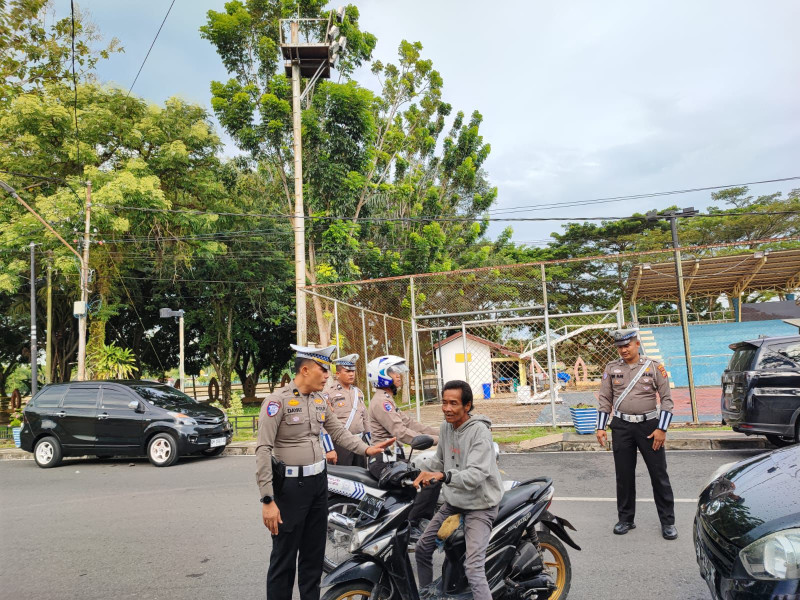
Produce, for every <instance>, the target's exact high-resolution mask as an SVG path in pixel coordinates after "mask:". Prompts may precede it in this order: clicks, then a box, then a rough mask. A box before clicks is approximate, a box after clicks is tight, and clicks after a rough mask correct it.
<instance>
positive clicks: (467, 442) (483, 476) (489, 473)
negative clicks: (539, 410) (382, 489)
mask: <svg viewBox="0 0 800 600" xmlns="http://www.w3.org/2000/svg"><path fill="white" fill-rule="evenodd" d="M472 408H473V403H472V388H471V387H470V386H469V384H468V383H467V382H465V381H458V380H455V381H448V382H447V383H446V384H445V386H444V389H443V390H442V412H443V413H444V419H445V420H444V422H443V423H442V424H441V426H440V427H439V445H438V446H437V447H436V454H435V455H434V456H433V457H432V458H429V459H427V460H423V461H420V462H421V466H422V468H423V469H425V470H424V471H422V472H421V473H420V474H419V476H418V477H417V478H416V480H415V481H414V485H423V486H426V485H430V484H431V483H432V482H434V481H441V482H443V483H444V485H443V486H442V496H443V497H444V504H443V505H442V507H441V508H440V509H439V512H437V513H436V514H435V515H434V517H433V519H431V521H430V523H429V524H428V526H427V527H426V528H425V532H424V533H423V534H422V536H421V537H420V538H419V542H417V547H416V557H417V574H418V576H419V587H420V589H421V588H423V587H425V586H427V585H430V583H431V582H432V581H433V551H434V550H435V549H436V536H437V533H438V532H439V528H440V527H441V526H442V523H443V522H444V520H445V519H446V518H447V517H449V516H451V515H455V514H461V515H463V517H464V534H465V537H466V543H467V555H466V557H465V563H464V571H465V572H466V574H467V580H468V581H469V586H470V588H471V589H472V595H473V597H474V599H475V600H492V594H491V592H490V591H489V583H488V582H487V581H486V570H485V567H484V564H485V562H486V548H487V546H488V545H489V535H490V534H491V531H492V523H493V522H494V519H495V517H496V516H497V507H498V505H499V504H500V498H502V496H503V482H502V479H501V478H500V469H499V468H498V467H497V462H496V460H495V454H494V446H493V444H492V432H491V429H490V427H491V425H492V423H491V421H490V420H489V419H487V418H486V417H484V416H481V415H472V414H470V413H471V411H472Z"/></svg>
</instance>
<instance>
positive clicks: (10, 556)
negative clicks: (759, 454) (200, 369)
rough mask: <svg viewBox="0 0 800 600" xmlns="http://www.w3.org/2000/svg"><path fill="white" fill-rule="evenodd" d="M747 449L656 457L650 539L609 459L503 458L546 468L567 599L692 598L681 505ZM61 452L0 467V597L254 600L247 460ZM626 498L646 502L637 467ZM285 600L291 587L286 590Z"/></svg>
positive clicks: (261, 542)
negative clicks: (47, 464)
mask: <svg viewBox="0 0 800 600" xmlns="http://www.w3.org/2000/svg"><path fill="white" fill-rule="evenodd" d="M752 454H753V452H752V451H744V450H743V451H704V452H689V451H687V452H680V451H672V452H670V453H669V459H668V462H669V470H670V476H671V479H672V484H673V488H674V491H675V497H676V498H677V499H678V500H687V501H686V502H680V501H679V502H677V503H676V515H677V520H678V530H679V532H680V537H679V539H678V540H676V541H673V542H668V541H666V540H664V539H662V538H661V535H660V530H659V527H658V518H657V515H656V510H655V505H654V504H653V502H652V501H650V502H647V501H642V502H639V503H638V506H637V509H638V510H637V518H636V522H637V525H638V527H637V529H635V530H634V531H632V532H630V533H629V534H628V535H625V536H615V535H613V534H612V533H611V528H612V526H613V525H614V523H615V521H616V506H615V504H614V502H613V500H611V498H612V497H613V495H614V476H613V463H612V456H611V453H591V452H586V453H584V452H563V453H562V452H559V453H534V454H521V455H504V456H503V457H502V458H501V467H502V469H503V471H504V472H505V477H506V478H508V479H518V480H519V479H524V478H526V477H532V476H537V475H549V476H551V477H552V478H553V480H554V482H555V490H556V491H555V499H554V501H553V505H552V506H551V510H552V511H553V512H554V513H555V514H558V515H560V516H562V517H565V518H567V519H569V520H570V521H571V522H572V523H573V524H574V525H575V527H576V528H577V529H578V531H577V533H575V534H574V537H575V539H576V541H577V542H578V544H579V545H581V546H582V548H583V551H582V552H577V551H573V550H570V556H571V559H572V564H573V569H574V575H573V582H572V591H571V593H570V596H569V597H570V598H573V599H581V598H593V599H597V600H602V599H605V598H608V599H612V598H613V599H614V600H623V599H626V598H630V599H636V600H641V599H643V598H650V597H652V598H658V599H659V600H666V599H672V598H674V599H682V600H689V599H700V598H703V599H706V598H709V597H710V596H709V593H708V591H707V589H706V587H705V583H704V582H703V580H702V579H700V576H699V574H698V570H697V565H696V563H695V559H694V550H693V547H692V541H691V527H692V517H693V514H694V510H695V504H694V499H695V498H696V497H697V494H698V492H699V490H700V488H701V487H702V485H703V483H704V481H705V479H706V478H707V477H708V476H709V475H710V474H711V473H712V472H713V471H714V470H715V469H716V467H717V466H719V465H721V464H723V463H726V462H731V461H736V460H740V459H742V458H745V457H747V456H750V455H752ZM129 464H131V461H130V460H121V459H120V460H116V459H113V460H103V461H101V460H68V461H65V463H64V464H63V465H62V466H61V467H58V468H56V469H50V470H44V469H39V468H37V467H36V465H35V464H34V463H33V462H32V461H2V462H0V482H2V483H1V484H0V531H2V538H3V543H2V544H0V590H2V594H3V596H4V597H6V598H18V597H26V598H37V599H50V598H52V599H58V600H62V599H71V598H82V599H95V598H96V599H103V600H106V599H108V598H114V599H115V600H123V599H128V598H137V599H155V598H159V599H183V598H186V599H192V600H219V599H226V598H237V599H238V598H264V596H265V592H264V578H265V574H266V568H267V556H268V551H269V536H268V535H267V533H266V530H265V528H264V526H263V525H262V524H261V522H260V513H261V511H260V507H259V505H258V501H257V495H258V494H257V490H256V486H255V475H254V470H255V468H254V458H253V457H252V456H241V457H240V456H228V457H219V458H215V459H198V458H193V459H182V460H181V461H179V462H178V463H177V464H176V465H175V466H173V467H170V468H167V469H157V468H154V467H151V466H150V465H149V463H147V461H145V460H140V459H137V460H134V461H133V465H134V466H129ZM637 484H638V489H639V494H640V498H641V499H642V500H644V499H646V498H652V491H651V490H650V483H649V478H648V476H647V472H646V470H645V469H644V466H643V465H642V464H641V461H640V465H639V472H638V476H637ZM295 596H296V593H295Z"/></svg>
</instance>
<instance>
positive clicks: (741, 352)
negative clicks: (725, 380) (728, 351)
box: [728, 344, 757, 371]
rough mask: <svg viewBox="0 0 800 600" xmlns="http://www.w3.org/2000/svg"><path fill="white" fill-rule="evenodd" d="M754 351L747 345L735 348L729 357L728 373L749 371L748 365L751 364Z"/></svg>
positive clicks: (754, 349)
mask: <svg viewBox="0 0 800 600" xmlns="http://www.w3.org/2000/svg"><path fill="white" fill-rule="evenodd" d="M756 350H757V348H756V347H755V346H750V345H749V344H748V345H747V346H741V347H739V348H737V349H736V351H735V352H734V353H733V356H732V357H731V362H730V363H728V371H749V370H750V365H751V364H753V357H754V356H755V355H756Z"/></svg>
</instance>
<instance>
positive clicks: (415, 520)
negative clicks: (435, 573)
mask: <svg viewBox="0 0 800 600" xmlns="http://www.w3.org/2000/svg"><path fill="white" fill-rule="evenodd" d="M407 373H408V366H406V361H405V359H403V358H402V357H400V356H393V355H391V354H389V355H387V356H379V357H378V358H374V359H372V360H371V361H370V362H369V364H367V381H368V382H369V383H371V384H372V386H373V387H374V388H375V393H374V394H373V395H372V399H371V400H370V403H369V409H368V412H369V421H370V424H371V426H372V443H373V444H378V443H380V442H383V441H385V440H388V439H390V438H397V442H398V443H397V446H396V449H395V452H396V454H395V455H393V456H387V455H386V454H382V455H380V456H373V457H372V458H370V459H369V461H368V464H367V468H368V469H369V472H370V473H372V475H373V477H375V478H376V479H379V478H380V476H381V472H382V471H383V469H384V468H386V466H387V464H389V463H391V462H394V461H395V460H397V459H403V458H404V457H405V455H404V453H403V446H402V445H401V444H404V443H405V444H407V443H409V442H411V440H413V439H414V438H415V437H417V436H418V435H430V436H432V437H433V438H434V441H435V440H437V439H438V437H439V430H438V429H436V428H435V427H430V426H428V425H423V424H422V423H419V422H418V421H415V420H414V419H412V418H411V417H410V416H409V415H408V413H405V412H401V411H399V410H398V409H397V404H395V401H394V398H395V394H397V392H398V390H399V389H400V388H401V387H402V386H403V376H404V375H405V374H407ZM438 499H439V484H436V485H434V486H430V487H428V488H426V489H423V490H422V491H421V492H420V493H419V494H417V499H416V501H415V502H414V507H413V508H412V509H411V513H410V514H409V515H408V520H409V522H410V523H411V539H412V540H413V541H416V540H417V539H418V538H419V536H420V535H421V534H422V528H421V527H420V524H421V522H422V520H423V519H430V518H431V517H432V516H433V513H434V512H436V502H437V500H438Z"/></svg>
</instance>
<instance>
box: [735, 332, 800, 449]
mask: <svg viewBox="0 0 800 600" xmlns="http://www.w3.org/2000/svg"><path fill="white" fill-rule="evenodd" d="M730 348H731V350H733V356H732V357H731V360H730V362H729V363H728V368H727V369H725V372H724V373H723V374H722V400H721V405H722V406H721V408H722V423H723V424H727V425H730V426H731V427H732V428H733V430H734V431H738V432H740V433H744V434H747V435H752V434H754V433H760V434H763V435H765V436H766V437H767V439H768V440H769V441H770V442H772V443H773V444H774V445H776V446H786V445H789V444H795V443H797V442H798V441H800V336H798V335H792V336H785V337H765V338H758V339H755V340H747V341H745V342H738V343H736V344H731V345H730Z"/></svg>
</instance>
